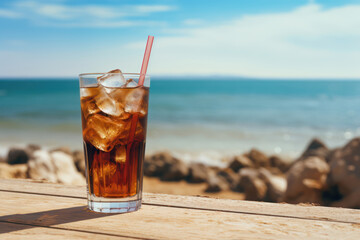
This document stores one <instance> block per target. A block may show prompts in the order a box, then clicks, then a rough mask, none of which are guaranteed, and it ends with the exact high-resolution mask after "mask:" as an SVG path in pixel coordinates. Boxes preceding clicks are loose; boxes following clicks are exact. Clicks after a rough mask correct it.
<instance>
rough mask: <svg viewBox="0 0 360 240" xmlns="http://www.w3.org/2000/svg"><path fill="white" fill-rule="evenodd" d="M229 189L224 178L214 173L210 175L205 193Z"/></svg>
mask: <svg viewBox="0 0 360 240" xmlns="http://www.w3.org/2000/svg"><path fill="white" fill-rule="evenodd" d="M228 187H229V186H228V184H227V182H226V180H225V179H224V178H222V177H220V176H218V175H217V174H216V173H215V172H213V171H212V172H210V173H209V176H208V179H207V186H206V189H205V192H211V193H214V192H221V191H223V190H226V189H228Z"/></svg>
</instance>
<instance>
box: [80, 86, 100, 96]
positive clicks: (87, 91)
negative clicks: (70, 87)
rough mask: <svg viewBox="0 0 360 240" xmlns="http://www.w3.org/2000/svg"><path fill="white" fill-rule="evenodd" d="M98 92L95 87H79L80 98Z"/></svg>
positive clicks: (94, 94)
mask: <svg viewBox="0 0 360 240" xmlns="http://www.w3.org/2000/svg"><path fill="white" fill-rule="evenodd" d="M97 94H98V88H97V87H88V88H80V98H89V97H94V96H96V95H97Z"/></svg>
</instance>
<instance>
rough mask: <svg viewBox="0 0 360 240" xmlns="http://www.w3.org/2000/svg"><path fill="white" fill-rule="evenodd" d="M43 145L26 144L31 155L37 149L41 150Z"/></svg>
mask: <svg viewBox="0 0 360 240" xmlns="http://www.w3.org/2000/svg"><path fill="white" fill-rule="evenodd" d="M40 149H41V147H40V146H39V145H36V144H28V145H27V146H26V150H27V151H28V153H29V154H30V156H32V154H33V153H34V152H35V151H37V150H40Z"/></svg>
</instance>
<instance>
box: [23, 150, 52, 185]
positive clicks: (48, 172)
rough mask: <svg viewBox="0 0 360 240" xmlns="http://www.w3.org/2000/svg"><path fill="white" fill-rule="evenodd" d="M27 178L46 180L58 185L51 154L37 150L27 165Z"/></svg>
mask: <svg viewBox="0 0 360 240" xmlns="http://www.w3.org/2000/svg"><path fill="white" fill-rule="evenodd" d="M27 166H28V170H27V177H29V178H31V179H35V180H46V181H49V182H53V183H56V182H57V176H56V173H55V166H54V163H53V161H52V159H51V156H50V154H49V153H48V152H47V151H45V150H37V151H35V152H34V153H33V156H32V158H31V159H30V160H29V161H28V163H27Z"/></svg>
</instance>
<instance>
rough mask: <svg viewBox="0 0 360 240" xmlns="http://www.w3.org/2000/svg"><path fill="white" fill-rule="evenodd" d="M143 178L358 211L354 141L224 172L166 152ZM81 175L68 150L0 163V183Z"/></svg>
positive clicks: (359, 165)
mask: <svg viewBox="0 0 360 240" xmlns="http://www.w3.org/2000/svg"><path fill="white" fill-rule="evenodd" d="M144 175H145V176H147V177H154V178H159V179H160V180H161V181H165V182H169V181H170V182H179V181H183V182H187V183H188V184H202V185H201V186H204V189H203V191H204V192H209V193H218V192H222V191H233V192H240V193H243V195H244V196H245V199H247V200H256V201H267V202H288V203H295V204H297V203H311V204H318V205H324V206H335V207H348V208H360V138H354V139H352V140H351V141H350V142H348V143H347V144H346V145H345V146H343V147H339V148H336V149H329V148H328V147H327V146H326V145H325V144H324V143H323V142H321V141H320V140H318V139H313V140H312V141H311V142H310V143H309V145H308V146H307V147H306V149H305V151H304V152H303V153H302V154H301V156H299V158H297V159H295V160H292V161H291V160H284V159H282V158H281V157H279V156H267V155H266V154H264V153H263V152H261V151H259V150H257V149H252V150H250V151H249V152H247V153H245V154H241V155H238V156H233V157H231V158H230V159H228V165H227V167H225V168H219V167H214V166H207V165H204V164H202V163H197V162H193V163H190V164H187V163H185V162H184V161H182V160H181V159H179V158H177V157H175V156H174V155H172V154H171V153H169V152H158V153H155V154H153V155H151V156H147V157H146V158H145V162H144ZM84 176H85V161H84V155H83V152H82V151H70V150H69V149H68V148H57V149H52V150H50V151H48V150H44V149H42V148H41V147H39V146H36V145H29V146H27V147H25V148H12V149H10V150H9V152H8V154H7V156H6V157H5V158H3V159H0V178H32V179H36V180H44V181H47V182H55V183H64V184H73V185H85V177H84ZM179 186H181V185H179ZM199 186H200V185H199Z"/></svg>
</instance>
